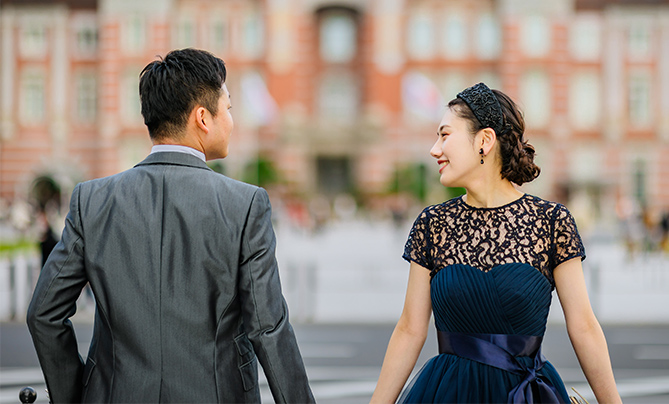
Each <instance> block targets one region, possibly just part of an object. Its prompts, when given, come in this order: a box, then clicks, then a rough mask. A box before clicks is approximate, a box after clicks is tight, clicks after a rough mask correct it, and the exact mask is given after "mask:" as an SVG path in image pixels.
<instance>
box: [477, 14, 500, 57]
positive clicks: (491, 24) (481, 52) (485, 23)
mask: <svg viewBox="0 0 669 404" xmlns="http://www.w3.org/2000/svg"><path fill="white" fill-rule="evenodd" d="M501 38H502V33H501V29H500V26H499V23H498V22H497V19H496V18H495V16H494V15H493V14H490V13H487V14H483V15H482V16H481V17H480V18H479V22H478V26H477V36H476V40H477V42H476V51H477V55H478V57H479V58H481V59H494V58H496V57H498V56H499V54H500V53H501V50H502V49H501V48H502V44H501Z"/></svg>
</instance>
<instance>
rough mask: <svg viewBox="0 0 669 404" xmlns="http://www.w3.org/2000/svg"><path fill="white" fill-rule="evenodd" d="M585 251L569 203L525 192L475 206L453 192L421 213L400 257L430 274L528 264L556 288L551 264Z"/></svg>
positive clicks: (559, 262) (553, 264)
mask: <svg viewBox="0 0 669 404" xmlns="http://www.w3.org/2000/svg"><path fill="white" fill-rule="evenodd" d="M575 257H581V259H585V250H584V248H583V243H582V241H581V237H580V235H579V234H578V229H577V228H576V223H575V222H574V218H573V217H572V215H571V214H570V213H569V211H568V210H567V208H565V207H564V206H563V205H561V204H559V203H555V202H549V201H545V200H543V199H541V198H538V197H536V196H532V195H528V194H525V195H523V196H522V197H521V198H520V199H517V200H516V201H513V202H511V203H509V204H507V205H504V206H501V207H496V208H475V207H472V206H470V205H467V203H465V202H464V201H463V200H462V197H457V198H454V199H451V200H449V201H446V202H444V203H442V204H439V205H432V206H428V207H427V208H425V209H424V210H423V212H421V214H420V215H419V216H418V218H417V219H416V221H415V222H414V225H413V228H412V229H411V232H410V233H409V239H408V240H407V243H406V245H405V247H404V255H403V258H404V259H406V260H407V261H413V262H416V263H417V264H419V265H421V266H423V267H425V268H427V269H429V270H430V275H431V276H434V274H436V273H437V272H438V271H439V270H441V269H442V268H444V267H446V266H448V265H452V264H466V265H470V266H473V267H475V268H479V269H480V270H482V271H484V272H487V271H489V270H490V269H492V268H494V267H495V266H497V265H501V264H505V263H526V264H529V265H531V266H533V267H534V268H536V269H538V270H539V271H540V272H541V273H542V274H543V275H544V276H545V277H546V278H547V279H548V281H549V282H550V283H551V285H552V286H553V287H555V281H554V280H553V269H555V267H557V266H558V265H560V264H561V263H563V262H565V261H567V260H569V259H571V258H575Z"/></svg>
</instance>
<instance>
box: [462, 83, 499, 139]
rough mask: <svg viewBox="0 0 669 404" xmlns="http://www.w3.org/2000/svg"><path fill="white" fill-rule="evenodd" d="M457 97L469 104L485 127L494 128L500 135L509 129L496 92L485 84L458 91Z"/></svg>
mask: <svg viewBox="0 0 669 404" xmlns="http://www.w3.org/2000/svg"><path fill="white" fill-rule="evenodd" d="M457 97H458V98H460V99H461V100H463V101H464V102H465V103H466V104H467V105H468V106H469V108H470V109H471V110H472V112H473V113H474V116H475V117H476V119H478V121H479V122H480V123H481V125H483V127H485V128H492V129H494V130H495V132H496V133H497V134H498V135H501V134H502V130H506V129H507V128H506V127H505V126H504V115H503V114H502V106H501V105H500V104H499V100H498V99H497V97H495V93H493V92H492V90H491V89H490V88H488V86H486V85H485V84H483V83H478V84H477V85H475V86H471V87H469V88H467V89H465V90H463V91H461V92H460V93H458V95H457Z"/></svg>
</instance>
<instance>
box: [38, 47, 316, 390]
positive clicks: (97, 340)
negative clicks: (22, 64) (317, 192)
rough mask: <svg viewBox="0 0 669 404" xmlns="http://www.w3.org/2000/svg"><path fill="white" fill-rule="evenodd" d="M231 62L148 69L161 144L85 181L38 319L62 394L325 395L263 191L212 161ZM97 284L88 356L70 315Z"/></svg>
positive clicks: (147, 89) (43, 287) (49, 370)
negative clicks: (300, 335)
mask: <svg viewBox="0 0 669 404" xmlns="http://www.w3.org/2000/svg"><path fill="white" fill-rule="evenodd" d="M225 78H226V69H225V65H224V63H223V61H222V60H220V59H218V58H216V57H215V56H213V55H211V54H210V53H208V52H205V51H200V50H195V49H183V50H178V51H172V52H170V53H168V54H167V55H166V56H165V58H164V59H162V60H157V61H154V62H152V63H150V64H149V65H147V66H146V67H145V68H144V70H143V71H142V73H141V78H140V98H141V103H142V115H143V116H144V122H145V123H146V125H147V127H148V129H149V134H150V136H151V139H152V141H153V143H154V146H153V149H152V151H151V154H150V155H149V156H148V157H147V158H146V159H145V160H144V161H142V162H141V163H139V164H138V165H137V166H135V167H134V168H132V169H130V170H128V171H125V172H122V173H120V174H117V175H113V176H111V177H107V178H101V179H96V180H92V181H87V182H83V183H80V184H78V185H77V186H76V187H75V189H74V192H73V193H72V198H71V202H70V212H69V213H68V215H67V218H66V222H65V229H64V231H63V236H62V239H61V241H60V242H59V243H58V245H57V246H56V248H55V249H54V250H53V252H52V253H51V255H50V257H49V259H48V261H47V262H46V264H45V266H44V268H43V270H42V273H41V275H40V278H39V280H38V282H37V286H36V288H35V292H34V295H33V298H32V301H31V303H30V307H29V310H28V326H29V328H30V332H31V334H32V338H33V342H34V345H35V349H36V351H37V355H38V357H39V361H40V365H41V367H42V371H43V372H44V377H45V379H46V384H47V388H48V390H49V393H50V398H51V400H52V402H55V403H60V402H133V403H153V402H201V403H212V402H224V403H256V402H260V393H259V389H258V373H257V372H258V369H257V360H259V361H260V364H261V365H262V367H263V370H264V371H265V374H266V376H267V380H268V382H269V386H270V389H271V391H272V395H273V397H274V400H275V401H276V402H290V403H307V402H313V401H314V399H313V396H312V394H311V390H310V388H309V385H308V380H307V376H306V372H305V370H304V364H303V362H302V358H301V356H300V352H299V350H298V346H297V343H296V340H295V336H294V334H293V329H292V327H291V325H290V323H289V322H288V310H287V307H286V303H285V301H284V298H283V295H282V294H281V286H280V283H279V274H278V268H277V263H276V259H275V254H274V251H275V237H274V231H273V229H272V223H271V208H270V203H269V198H268V196H267V193H266V192H265V190H263V189H262V188H258V187H255V186H252V185H248V184H244V183H242V182H238V181H234V180H232V179H229V178H227V177H225V176H223V175H221V174H218V173H216V172H214V171H212V170H211V169H209V168H208V167H207V165H206V163H205V161H206V160H210V159H217V158H224V157H226V156H227V154H228V142H229V138H230V134H231V132H232V127H233V123H232V117H231V115H230V97H229V94H228V90H227V88H226V86H225ZM86 283H90V285H91V288H92V290H93V293H94V294H95V300H96V303H97V307H96V313H95V325H94V331H93V338H92V342H91V345H90V348H89V352H88V358H87V359H86V361H85V363H84V361H83V360H82V358H81V357H80V356H79V354H78V350H77V341H76V338H75V334H74V330H73V328H72V324H71V322H70V320H69V317H71V316H72V315H73V314H74V312H75V310H76V306H75V304H76V300H77V298H78V296H79V295H80V293H81V291H82V288H83V287H84V286H85V285H86Z"/></svg>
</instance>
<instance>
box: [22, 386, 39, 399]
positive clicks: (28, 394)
mask: <svg viewBox="0 0 669 404" xmlns="http://www.w3.org/2000/svg"><path fill="white" fill-rule="evenodd" d="M19 400H21V402H22V403H34V402H35V400H37V392H36V391H35V389H33V388H32V387H30V386H28V387H24V388H22V389H21V391H20V392H19Z"/></svg>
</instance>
